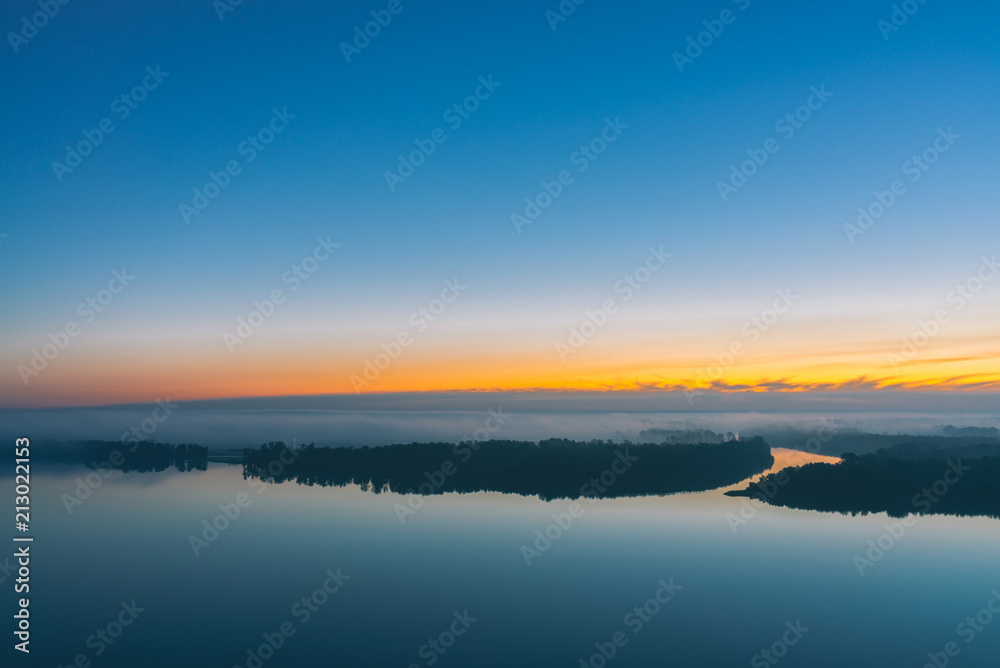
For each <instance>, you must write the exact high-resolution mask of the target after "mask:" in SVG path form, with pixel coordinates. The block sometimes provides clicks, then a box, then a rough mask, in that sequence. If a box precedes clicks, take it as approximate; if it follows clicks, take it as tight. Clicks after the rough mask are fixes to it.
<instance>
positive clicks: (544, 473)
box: [243, 438, 774, 500]
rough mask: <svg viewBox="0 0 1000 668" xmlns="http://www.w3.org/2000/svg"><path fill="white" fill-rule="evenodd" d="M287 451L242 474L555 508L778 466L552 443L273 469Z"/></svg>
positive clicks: (708, 483)
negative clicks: (482, 495)
mask: <svg viewBox="0 0 1000 668" xmlns="http://www.w3.org/2000/svg"><path fill="white" fill-rule="evenodd" d="M286 447H287V446H285V445H283V444H268V445H267V446H264V447H262V448H259V449H257V450H247V451H245V452H244V457H243V467H244V475H245V476H254V477H258V478H261V479H262V480H264V481H267V482H284V481H287V480H291V481H295V482H297V483H299V484H302V485H321V486H337V487H343V486H345V485H348V484H357V485H359V486H361V488H362V489H364V490H367V491H371V492H374V493H379V492H382V491H392V492H396V493H408V492H411V491H412V492H416V493H420V494H441V493H444V492H480V491H496V492H506V493H514V494H523V495H538V496H540V497H541V498H542V499H546V500H548V499H554V498H577V497H580V496H598V497H618V496H638V495H646V494H672V493H676V492H696V491H704V490H707V489H715V488H717V487H723V486H726V485H732V484H733V483H736V482H739V481H740V480H744V479H746V478H748V477H750V476H753V475H755V474H757V473H760V472H762V471H765V470H767V469H768V468H769V467H770V466H771V465H772V464H773V463H774V459H773V457H771V451H770V447H769V446H768V445H767V443H765V442H764V441H763V439H760V438H757V439H751V440H748V441H738V440H733V441H728V442H725V443H717V444H701V445H692V444H682V445H669V444H631V443H625V444H614V443H612V442H610V441H591V442H589V443H584V442H578V441H568V440H563V439H549V440H546V441H541V442H539V443H530V442H525V441H486V442H481V443H461V444H458V445H453V444H450V443H411V444H408V445H402V444H400V445H389V446H383V447H373V448H369V447H364V448H316V447H314V446H311V445H310V446H307V447H305V448H301V449H299V450H296V451H295V452H294V461H292V463H291V464H288V465H285V466H282V467H280V470H278V469H279V467H275V466H272V467H271V468H270V469H269V468H268V467H269V465H271V464H272V463H273V462H274V461H276V460H277V459H278V457H279V456H280V455H281V454H282V450H283V449H285V448H286ZM626 452H627V453H628V455H629V456H631V457H633V458H637V459H636V461H635V462H634V463H631V464H630V465H629V466H628V468H625V466H624V463H623V459H622V458H621V457H620V455H619V453H626ZM285 458H286V459H291V456H290V455H285ZM615 462H618V464H615ZM613 465H615V469H614V470H616V471H617V472H616V473H615V474H614V478H615V480H614V482H613V483H612V484H610V485H606V484H602V483H601V475H602V474H604V476H605V478H604V480H605V482H606V481H608V480H610V478H611V474H609V473H607V472H608V471H611V470H613V469H612V466H613ZM593 481H596V482H597V484H596V485H594V484H593ZM584 486H587V487H586V489H584V490H583V491H581V488H583V487H584ZM602 489H603V491H602Z"/></svg>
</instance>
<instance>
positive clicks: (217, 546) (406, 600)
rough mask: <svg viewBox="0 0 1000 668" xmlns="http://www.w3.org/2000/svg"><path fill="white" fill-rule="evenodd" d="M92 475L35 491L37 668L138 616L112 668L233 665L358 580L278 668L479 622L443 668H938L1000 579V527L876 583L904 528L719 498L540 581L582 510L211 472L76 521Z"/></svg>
mask: <svg viewBox="0 0 1000 668" xmlns="http://www.w3.org/2000/svg"><path fill="white" fill-rule="evenodd" d="M778 454H779V456H784V454H783V453H778ZM85 473H87V472H86V471H85V470H83V469H69V468H60V469H53V471H52V473H51V474H46V475H44V476H42V475H40V472H39V473H36V476H38V477H37V478H36V479H35V497H34V499H35V504H36V505H35V508H34V509H33V510H34V513H33V518H34V520H35V522H34V524H35V527H36V536H37V542H36V543H35V545H34V546H33V549H34V550H35V554H36V558H35V561H33V568H34V570H33V577H35V578H36V580H33V585H34V586H33V591H32V593H33V605H34V606H35V608H34V609H33V610H34V613H33V614H34V615H35V617H34V618H33V619H35V622H36V623H37V628H38V629H39V630H44V632H45V633H46V634H52V635H51V636H49V638H48V639H47V641H46V642H45V643H41V642H39V646H38V648H37V651H38V656H36V658H37V659H38V660H39V661H43V662H45V663H57V662H61V663H63V664H65V663H66V662H68V661H70V660H71V659H72V656H73V655H74V654H75V653H76V652H78V651H86V648H85V645H84V641H85V640H86V638H87V636H88V635H89V634H91V633H93V632H94V629H95V628H96V627H97V626H98V625H102V624H105V623H106V622H108V621H110V620H111V618H112V615H113V614H115V611H116V609H117V608H118V606H119V603H120V601H122V600H127V601H131V600H132V599H133V598H135V599H136V600H137V602H138V603H139V605H140V606H144V607H146V609H147V612H145V613H143V615H142V616H140V619H139V620H138V622H137V623H136V624H135V625H134V626H133V627H131V628H130V629H128V630H127V632H126V633H125V634H124V635H123V636H122V638H121V641H120V642H119V643H117V644H116V645H115V646H113V647H112V648H111V649H109V651H108V652H107V653H106V655H105V656H104V657H101V662H100V665H107V666H118V665H121V666H125V665H143V666H149V667H151V668H157V667H158V666H171V667H174V666H178V665H190V666H208V665H216V666H218V665H234V664H236V663H239V662H240V661H241V657H242V659H245V653H244V648H245V647H248V646H250V645H251V644H256V643H258V642H259V641H260V637H261V634H262V633H264V632H270V631H273V630H274V629H275V628H277V626H278V625H279V624H280V623H281V622H283V621H286V620H291V621H295V618H294V617H292V616H291V614H290V610H291V606H292V605H293V604H294V602H295V601H296V600H298V599H300V598H301V597H302V596H303V595H307V594H308V593H310V592H311V591H312V590H314V589H315V588H316V587H318V586H319V585H320V584H321V583H322V581H323V579H324V578H325V576H324V572H325V570H326V569H327V568H334V569H336V568H337V567H342V568H343V572H344V573H345V574H348V575H350V576H351V580H350V581H349V582H348V583H347V584H346V585H345V586H344V589H343V590H342V591H341V592H340V593H338V594H336V595H335V596H333V597H332V598H331V600H330V602H329V603H328V604H327V605H326V606H325V607H324V608H322V609H321V611H320V612H319V613H317V614H316V616H315V618H314V619H313V620H312V621H310V622H309V623H308V624H307V625H304V626H301V627H299V631H298V633H297V635H296V636H294V637H293V638H291V639H290V640H289V641H288V643H287V644H286V646H285V647H284V648H282V650H281V651H280V652H279V653H278V655H277V656H276V657H275V658H274V659H272V660H271V661H270V662H269V663H268V664H267V665H268V666H304V665H320V663H321V658H322V661H325V662H328V663H331V664H333V663H339V664H340V665H352V666H381V665H404V666H405V665H408V664H410V663H414V662H416V663H418V664H421V665H422V663H423V662H422V659H420V658H419V657H418V656H417V651H418V649H419V647H420V646H421V645H422V644H423V643H425V642H426V641H427V639H428V638H430V637H432V636H436V635H437V634H439V633H440V632H442V631H444V630H445V629H446V628H447V625H448V624H449V621H450V618H451V614H452V612H453V611H456V610H457V611H464V610H465V609H468V610H469V612H470V614H472V616H474V617H476V618H477V619H478V621H477V622H476V623H475V624H474V625H473V627H472V628H471V629H470V631H469V633H468V634H467V635H466V636H464V637H463V638H461V639H460V640H459V642H457V643H456V644H455V646H454V648H453V649H452V650H450V651H449V652H448V654H447V655H446V656H445V657H444V659H442V661H441V662H440V665H442V666H449V665H453V666H469V665H476V666H502V665H504V666H509V665H518V666H546V667H548V666H553V665H576V664H578V661H579V659H580V658H582V657H585V656H589V655H590V654H591V653H592V652H593V651H595V650H594V643H595V642H604V641H606V640H607V639H608V638H610V636H611V635H612V634H613V633H614V632H615V631H618V630H625V631H626V632H627V633H629V638H630V640H629V644H628V645H627V646H626V647H625V648H623V650H622V654H621V655H620V657H619V659H618V660H619V661H620V662H621V665H635V666H652V665H657V666H659V665H663V664H664V663H665V662H669V663H670V665H678V666H706V665H720V666H722V665H725V666H735V665H746V663H747V662H748V661H749V660H750V658H751V657H752V656H753V655H754V654H755V653H756V652H758V651H759V650H760V649H761V648H762V647H765V646H768V645H770V643H772V642H773V641H774V640H777V639H778V637H779V636H780V634H781V633H782V631H783V628H784V624H785V622H787V621H792V622H794V621H795V620H798V619H801V620H802V622H803V624H804V625H805V626H807V627H809V628H810V629H811V630H810V632H809V633H808V634H807V635H806V637H805V638H804V639H803V642H801V643H800V644H799V645H798V646H796V647H795V648H793V651H792V652H790V654H789V657H788V659H787V662H788V663H787V665H790V666H792V665H801V666H821V667H822V666H843V665H852V666H873V667H875V666H878V667H879V668H881V667H882V666H886V665H900V664H906V665H909V664H912V665H920V663H921V660H922V657H924V656H925V655H926V652H928V651H934V650H937V649H938V648H939V647H941V646H943V644H944V643H945V642H946V641H948V640H952V639H955V638H954V628H955V625H956V624H957V623H958V622H959V621H961V620H962V619H963V618H964V617H965V616H966V615H968V614H975V613H976V612H977V611H978V610H979V608H981V607H982V606H983V605H984V604H985V603H986V601H987V600H988V598H989V596H990V594H989V591H990V589H991V588H993V587H996V586H997V584H998V575H1000V573H998V571H997V567H996V559H995V555H996V553H997V550H1000V538H998V534H997V532H996V521H994V520H985V519H960V518H952V517H940V516H931V517H920V518H919V519H918V521H917V524H916V526H914V527H913V528H912V529H909V530H907V533H906V535H905V536H904V537H903V538H902V539H900V540H899V543H898V545H896V547H894V548H893V549H892V550H891V551H890V552H889V553H887V555H886V556H885V557H884V558H883V560H882V561H880V562H879V563H877V564H875V566H874V567H873V568H872V569H870V570H869V571H868V572H867V574H866V576H865V577H864V578H860V577H858V575H857V572H856V570H855V567H854V565H853V563H852V558H853V556H854V555H855V554H859V553H861V552H862V551H863V550H866V549H867V541H868V540H873V539H877V538H878V536H879V535H880V534H882V533H883V532H884V529H883V524H884V523H886V522H890V521H895V520H889V519H888V518H887V517H886V516H884V515H873V516H869V517H854V518H852V517H845V516H842V515H836V514H823V513H818V512H813V511H794V510H788V509H782V508H774V507H768V506H760V505H756V507H757V511H758V512H757V515H756V516H755V517H753V518H751V519H750V521H749V522H748V524H747V525H745V526H741V527H740V528H739V530H738V531H737V533H736V534H734V533H733V532H732V531H731V530H730V528H729V525H728V524H727V520H726V515H727V513H738V512H739V509H740V507H741V504H742V503H744V501H745V499H741V498H730V497H726V496H724V495H723V494H722V493H721V491H719V490H717V491H714V492H705V493H699V494H685V495H677V496H670V497H663V498H644V499H616V500H602V501H597V502H595V503H593V504H586V503H585V506H584V508H585V510H584V513H583V515H582V516H581V517H579V518H577V519H576V520H575V521H574V523H573V525H572V526H571V527H570V528H569V529H568V530H566V531H565V533H564V535H563V536H562V537H560V538H559V539H558V540H556V541H555V542H554V543H553V544H552V546H551V548H549V549H548V550H547V551H546V552H545V553H544V554H543V555H542V556H541V557H540V558H538V559H536V560H535V561H534V563H533V565H532V566H531V567H530V568H529V567H527V566H526V565H525V562H524V559H523V557H522V555H521V553H520V547H521V546H522V545H523V544H525V543H527V542H529V541H533V540H534V538H535V536H534V532H535V530H536V529H538V530H544V529H545V527H546V526H547V525H549V524H551V523H552V522H553V519H552V514H553V513H562V512H564V511H565V510H566V509H567V507H568V505H569V502H568V501H566V500H560V501H553V502H550V503H544V502H540V501H539V500H537V499H534V498H524V497H518V496H513V495H501V494H472V495H454V494H448V495H443V496H436V497H430V498H426V499H425V502H426V503H425V505H424V507H423V508H422V509H421V510H419V511H418V512H417V513H416V514H415V515H413V516H411V517H410V518H409V519H408V521H407V522H406V523H405V524H404V525H401V524H400V523H399V521H398V520H397V517H396V513H395V512H394V509H393V505H394V504H396V503H402V502H405V500H404V499H403V497H399V496H397V495H393V494H383V495H374V494H370V493H366V492H362V491H360V490H359V489H357V488H356V487H353V486H351V487H346V488H318V487H307V486H299V485H294V484H289V483H286V484H282V485H277V486H271V487H269V488H267V489H266V490H265V491H264V492H262V493H261V494H255V493H254V488H253V487H252V486H251V485H249V484H248V482H247V481H245V480H243V478H242V477H241V475H240V469H239V468H238V467H228V466H223V465H214V464H213V465H210V467H209V470H208V471H206V472H203V473H188V474H170V473H161V474H122V473H114V474H113V475H112V477H111V478H110V479H108V480H107V482H105V483H104V484H103V485H102V486H101V487H100V488H98V489H97V490H95V491H94V493H93V496H92V497H91V498H90V499H88V500H87V501H86V502H85V503H84V505H83V506H80V507H77V508H76V509H75V512H74V513H73V515H72V516H70V515H68V514H67V513H66V511H65V509H64V508H63V505H62V502H61V501H60V495H61V494H62V493H63V492H72V489H73V487H74V486H75V482H74V478H76V477H77V476H80V475H83V474H85ZM4 484H5V485H7V483H6V481H5V483H4ZM2 491H4V493H6V490H2ZM241 492H243V493H248V494H250V495H251V498H252V499H253V501H252V504H251V505H250V506H249V507H248V508H245V509H244V510H243V511H242V514H241V516H240V517H239V518H237V519H236V520H235V521H234V522H232V525H231V526H230V527H229V528H228V529H227V530H226V531H224V532H223V533H222V534H221V535H220V537H219V538H218V540H216V541H215V542H214V543H212V544H211V545H210V546H209V547H208V548H206V549H204V551H203V553H202V554H201V556H200V557H197V558H196V557H195V556H194V555H193V554H192V551H191V548H190V546H189V544H188V536H189V535H190V534H191V533H192V532H194V531H198V530H199V528H200V526H201V523H202V521H203V520H204V519H208V518H210V517H212V516H214V515H216V514H217V513H219V504H220V503H230V502H232V501H233V500H234V499H235V498H236V495H237V494H239V493H241ZM671 577H672V578H674V580H675V582H677V583H679V584H681V585H682V586H683V587H684V589H683V590H682V591H680V592H679V593H678V595H677V597H676V599H674V601H672V602H671V603H670V604H669V605H668V606H667V607H666V608H665V609H664V610H663V612H661V613H660V614H659V615H658V616H656V617H654V618H653V619H652V621H650V622H649V624H648V626H647V628H646V629H644V630H643V631H642V632H641V633H640V634H636V635H633V634H631V632H630V631H628V629H627V627H624V626H623V617H624V615H625V614H626V613H627V612H628V611H629V610H631V609H632V608H633V607H634V606H636V605H641V604H643V603H644V602H645V601H646V599H648V598H649V597H651V596H653V594H654V593H655V591H656V589H657V586H658V585H657V584H656V583H657V581H658V580H659V579H660V578H664V579H668V578H671ZM36 586H37V588H36ZM998 637H1000V636H997V635H996V634H995V633H984V634H982V636H981V639H978V640H977V641H976V643H975V644H974V645H970V646H968V647H963V662H964V663H963V665H987V664H988V660H992V658H993V657H995V656H996V653H997V651H998V650H1000V644H998V640H997V639H998ZM140 657H142V659H141V660H140ZM94 665H95V666H96V665H98V663H97V662H96V661H95V664H94ZM324 665H325V664H324Z"/></svg>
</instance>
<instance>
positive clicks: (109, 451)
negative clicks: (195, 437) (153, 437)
mask: <svg viewBox="0 0 1000 668" xmlns="http://www.w3.org/2000/svg"><path fill="white" fill-rule="evenodd" d="M83 460H84V462H85V463H86V465H87V466H88V467H89V468H95V465H97V466H110V467H111V468H113V469H118V470H121V471H137V472H140V473H148V472H151V471H164V470H166V469H167V467H169V466H174V467H175V468H176V469H177V470H178V471H204V470H206V469H207V468H208V448H207V447H204V446H201V445H195V444H193V443H182V444H181V445H167V444H165V443H152V442H150V441H141V442H139V443H121V442H117V441H88V442H87V444H86V445H85V446H84V449H83ZM116 462H117V463H116Z"/></svg>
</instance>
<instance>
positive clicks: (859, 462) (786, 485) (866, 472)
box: [729, 446, 1000, 519]
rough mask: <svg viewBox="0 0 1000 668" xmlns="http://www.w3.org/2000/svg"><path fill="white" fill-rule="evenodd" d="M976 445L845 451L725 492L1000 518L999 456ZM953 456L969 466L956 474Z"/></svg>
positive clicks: (847, 510) (830, 506) (862, 509)
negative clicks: (933, 450) (830, 460)
mask: <svg viewBox="0 0 1000 668" xmlns="http://www.w3.org/2000/svg"><path fill="white" fill-rule="evenodd" d="M980 450H981V446H964V447H960V448H951V449H945V450H938V452H937V454H936V455H934V456H933V457H931V456H929V453H928V452H927V450H926V449H925V448H923V447H918V448H915V449H914V450H913V451H910V452H907V448H905V447H902V446H896V447H894V448H890V449H887V450H880V451H879V452H877V453H874V454H870V455H862V456H860V457H859V456H857V455H854V454H851V453H848V454H845V455H844V458H843V461H842V462H840V463H837V464H806V465H805V466H801V467H797V468H787V469H783V470H782V471H778V472H776V473H772V474H770V475H766V476H764V477H763V478H761V479H760V480H759V481H758V482H757V483H751V484H750V485H749V487H748V488H747V489H746V490H744V491H742V492H729V494H730V495H733V496H752V497H754V498H757V499H759V500H761V501H765V502H767V503H770V504H772V505H776V506H785V507H788V508H802V509H808V510H823V511H832V512H840V513H843V514H851V515H856V514H867V513H879V512H885V513H888V514H889V515H890V516H892V517H904V516H905V515H907V514H909V513H919V514H948V515H963V516H973V515H985V516H988V517H993V518H997V519H1000V457H979V458H972V457H969V455H975V454H976V453H977V452H979V451H980ZM904 453H905V454H904ZM894 455H895V456H894ZM904 456H905V457H906V458H905V459H904V458H903V457H904ZM958 462H961V465H962V466H964V467H969V470H968V471H964V470H963V469H958V470H959V471H962V473H961V477H958V474H957V473H956V471H955V469H954V468H952V467H951V464H952V463H956V467H957V463H958ZM946 474H947V475H946ZM935 485H936V490H935ZM945 485H946V486H945ZM945 489H946V490H947V491H945V492H944V493H943V494H942V493H941V492H942V491H943V490H945Z"/></svg>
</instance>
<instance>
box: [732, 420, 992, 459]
mask: <svg viewBox="0 0 1000 668" xmlns="http://www.w3.org/2000/svg"><path fill="white" fill-rule="evenodd" d="M940 429H941V431H942V434H941V435H937V434H934V435H923V436H914V435H912V434H870V433H866V432H862V431H858V430H857V429H849V428H845V427H840V428H837V431H836V433H833V434H829V433H828V434H824V436H823V439H822V440H817V439H815V438H813V437H814V436H816V431H815V430H813V431H806V430H801V429H791V428H782V429H778V428H771V429H768V428H764V429H759V430H750V433H751V434H753V435H755V436H760V437H762V438H764V439H765V440H767V442H768V443H770V444H771V447H774V448H791V449H792V450H809V447H808V444H809V443H810V442H812V443H814V444H816V445H817V446H818V448H817V449H812V450H809V451H810V452H813V453H815V454H819V455H828V456H831V457H839V456H841V455H842V454H844V453H845V452H851V453H854V454H857V455H867V454H873V453H875V452H877V451H879V450H882V449H885V448H892V447H894V446H897V445H902V446H906V447H911V446H919V447H922V448H924V449H927V450H934V449H938V450H940V449H942V448H951V447H957V446H962V445H990V444H992V445H993V447H995V448H997V452H1000V437H998V435H997V434H998V432H997V430H996V429H993V428H992V427H952V426H950V425H949V426H946V427H941V428H940Z"/></svg>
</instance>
